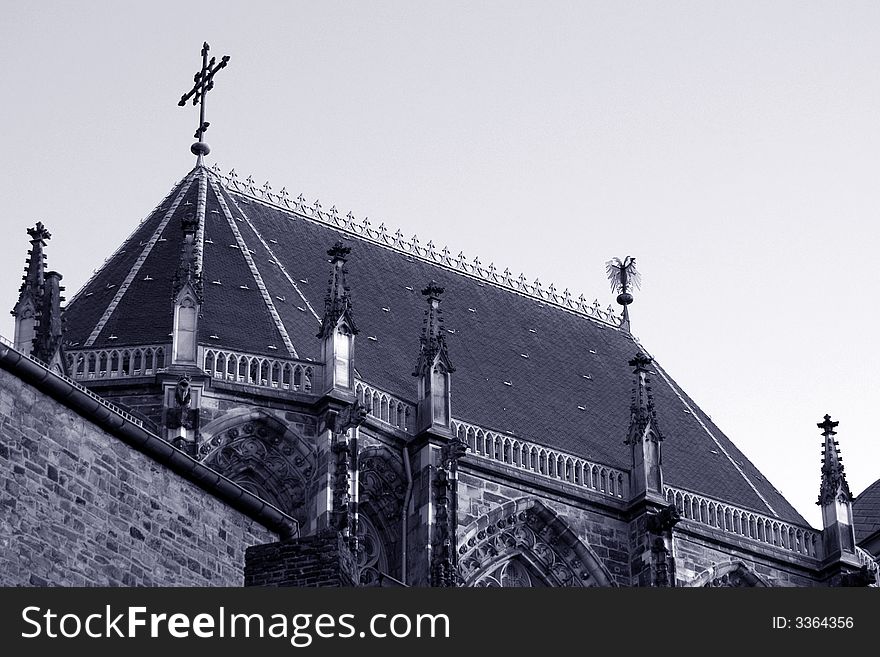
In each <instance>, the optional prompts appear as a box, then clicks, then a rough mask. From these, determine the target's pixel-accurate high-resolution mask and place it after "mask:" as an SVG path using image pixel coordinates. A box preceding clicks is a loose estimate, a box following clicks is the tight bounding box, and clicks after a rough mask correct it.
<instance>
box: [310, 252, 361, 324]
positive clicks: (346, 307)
mask: <svg viewBox="0 0 880 657" xmlns="http://www.w3.org/2000/svg"><path fill="white" fill-rule="evenodd" d="M349 253H351V247H348V246H345V245H344V244H343V243H342V242H336V244H334V245H333V246H332V247H330V249H328V251H327V255H328V256H330V264H332V265H333V269H332V271H331V273H330V282H329V284H328V286H327V295H326V296H325V297H324V317H323V318H322V319H321V330H320V331H319V332H318V337H319V338H326V337H327V336H328V335H329V334H330V333H332V332H333V331H335V330H336V329H337V327H338V326H339V325H340V324H341V323H342V322H344V323H345V324H346V326H347V327H348V330H349V332H350V333H351V334H352V335H356V334H357V333H358V329H357V327H356V326H355V323H354V318H353V316H352V309H351V288H349V287H348V285H347V284H346V281H345V273H346V272H345V263H346V261H347V260H348V254H349Z"/></svg>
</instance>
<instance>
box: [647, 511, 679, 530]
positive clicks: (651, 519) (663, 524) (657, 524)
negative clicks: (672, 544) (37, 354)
mask: <svg viewBox="0 0 880 657" xmlns="http://www.w3.org/2000/svg"><path fill="white" fill-rule="evenodd" d="M679 521H681V515H680V514H679V512H678V509H677V508H676V506H675V505H674V504H670V505H669V506H667V507H664V508H663V509H662V510H660V511H658V512H657V513H655V514H653V515H650V516H648V531H649V532H653V533H655V534H657V533H660V532H666V531H669V530H671V529H672V528H673V527H675V525H677V524H678V523H679Z"/></svg>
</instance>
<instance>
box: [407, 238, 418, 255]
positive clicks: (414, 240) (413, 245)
mask: <svg viewBox="0 0 880 657" xmlns="http://www.w3.org/2000/svg"><path fill="white" fill-rule="evenodd" d="M409 247H410V251H412V252H413V253H419V249H420V248H421V247H420V246H419V238H418V235H413V236H412V239H411V240H410V243H409Z"/></svg>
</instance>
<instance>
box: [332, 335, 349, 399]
mask: <svg viewBox="0 0 880 657" xmlns="http://www.w3.org/2000/svg"><path fill="white" fill-rule="evenodd" d="M335 343H336V344H335V351H336V354H335V361H336V370H335V376H334V378H335V380H336V385H338V386H340V387H341V388H350V387H351V381H350V380H349V370H350V367H349V365H350V364H351V334H350V333H349V332H348V330H347V328H346V327H345V326H340V327H339V328H338V329H336V340H335Z"/></svg>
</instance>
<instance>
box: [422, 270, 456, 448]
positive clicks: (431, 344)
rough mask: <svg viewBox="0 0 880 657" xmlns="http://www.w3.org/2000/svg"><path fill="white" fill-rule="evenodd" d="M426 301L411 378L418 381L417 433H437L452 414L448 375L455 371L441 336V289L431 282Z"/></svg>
mask: <svg viewBox="0 0 880 657" xmlns="http://www.w3.org/2000/svg"><path fill="white" fill-rule="evenodd" d="M422 294H423V295H425V297H427V300H428V308H427V310H425V322H424V327H423V328H422V337H421V345H420V347H419V358H418V361H417V363H416V368H415V370H414V371H413V376H417V377H419V389H418V399H419V406H418V412H417V416H418V417H417V424H418V429H419V431H425V430H426V429H439V430H441V431H442V432H448V431H449V427H450V416H451V413H452V407H451V406H452V405H451V394H450V375H451V374H452V372H454V371H455V367H454V366H453V365H452V361H451V360H450V359H449V350H448V348H447V346H446V336H445V334H444V332H443V311H442V310H441V309H440V296H441V295H442V294H443V288H442V287H440V286H439V285H437V283H436V282H434V281H431V282H430V283H428V286H427V287H426V288H425V289H424V290H422Z"/></svg>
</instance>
